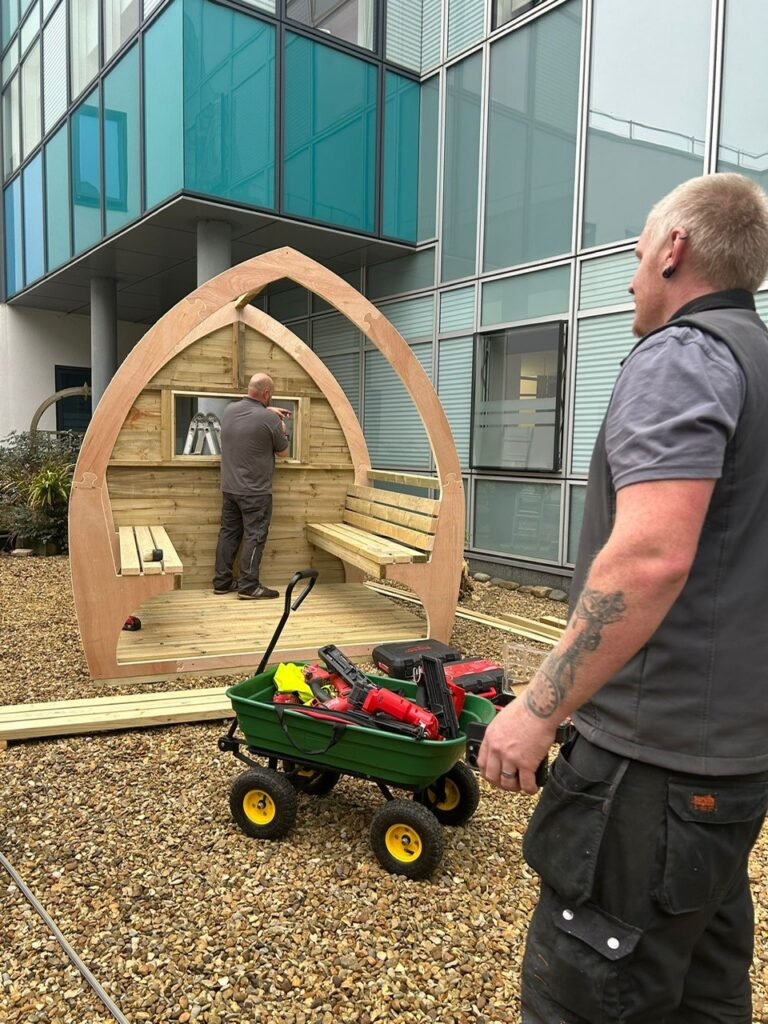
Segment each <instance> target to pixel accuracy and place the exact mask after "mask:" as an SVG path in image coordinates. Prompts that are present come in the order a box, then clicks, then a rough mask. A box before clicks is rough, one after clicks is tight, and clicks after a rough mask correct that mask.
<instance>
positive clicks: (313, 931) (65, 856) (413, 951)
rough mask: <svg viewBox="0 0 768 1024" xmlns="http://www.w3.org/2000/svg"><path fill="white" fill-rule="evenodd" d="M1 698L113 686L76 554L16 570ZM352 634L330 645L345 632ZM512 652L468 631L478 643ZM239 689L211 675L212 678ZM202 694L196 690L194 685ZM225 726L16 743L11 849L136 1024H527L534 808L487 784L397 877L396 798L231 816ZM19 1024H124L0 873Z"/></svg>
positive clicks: (0, 941) (496, 601)
mask: <svg viewBox="0 0 768 1024" xmlns="http://www.w3.org/2000/svg"><path fill="white" fill-rule="evenodd" d="M0 593H1V594H2V599H1V600H0V630H1V633H2V643H0V703H16V702H21V701H36V700H51V699H55V698H71V697H83V696H88V695H90V694H92V693H94V687H93V685H92V684H90V683H89V681H88V678H87V673H86V670H85V664H84V661H83V657H82V654H81V651H80V647H79V641H78V636H77V629H76V625H75V620H74V613H73V608H72V602H71V596H70V591H69V578H68V568H67V563H66V560H65V559H63V558H54V559H41V560H38V559H27V560H16V559H11V558H9V557H0ZM472 598H473V600H470V602H469V603H470V605H471V606H473V607H477V608H478V609H481V610H483V611H487V612H489V613H491V614H492V613H493V611H494V609H495V610H496V611H498V610H501V609H502V608H504V609H507V610H510V611H516V612H518V613H519V614H524V615H528V616H531V617H538V616H539V615H541V614H545V613H548V614H555V615H559V614H562V611H563V606H562V605H559V606H558V605H556V604H554V603H553V602H550V601H545V600H539V599H536V598H533V597H530V596H526V597H523V596H521V595H516V594H515V593H512V592H509V591H501V590H499V589H498V588H496V587H491V586H489V585H488V584H475V587H474V592H473V595H472ZM330 639H332V638H329V640H330ZM506 639H507V638H506V637H505V636H504V635H502V634H500V633H497V632H495V631H492V630H488V629H486V628H484V627H476V626H474V625H472V624H469V625H468V624H466V623H461V624H460V625H458V626H457V629H456V633H455V636H454V642H455V643H456V645H457V646H459V647H461V648H462V649H464V650H465V651H468V652H470V651H471V652H473V653H479V654H483V655H486V656H490V657H501V656H502V652H503V645H504V641H505V640H506ZM223 682H224V680H221V679H219V680H212V679H207V680H205V679H201V680H199V681H198V683H199V685H208V686H209V685H216V684H218V683H223ZM178 685H180V686H188V685H189V682H188V681H184V682H183V683H180V684H178ZM220 732H221V727H220V725H218V724H216V723H213V724H201V725H189V726H176V727H172V728H158V729H148V730H144V731H134V732H128V733H120V734H111V735H100V736H94V737H79V738H70V739H61V740H56V741H37V742H28V743H22V744H14V745H11V746H10V747H9V748H8V750H7V751H6V752H5V753H0V851H2V852H3V853H4V855H5V856H6V857H7V858H8V859H9V860H10V862H11V863H12V864H13V865H14V867H15V868H16V869H17V870H18V871H19V872H20V873H21V875H22V876H23V877H24V878H25V880H26V881H27V883H28V884H29V885H30V887H31V888H32V890H33V891H34V892H35V894H36V895H37V897H38V898H39V899H40V901H41V902H42V903H43V905H44V906H45V907H46V909H47V910H48V911H49V913H50V914H51V915H52V917H53V918H54V920H55V921H56V922H57V924H58V926H59V927H60V928H61V930H62V931H63V933H64V934H65V935H66V937H67V938H68V939H69V941H70V942H71V943H72V945H73V946H74V947H75V949H76V950H77V952H78V953H79V954H80V956H81V957H82V958H83V960H84V961H85V962H86V964H87V965H88V966H89V968H90V969H91V970H92V972H93V973H94V975H95V976H96V977H97V979H98V980H99V981H100V982H101V984H102V985H103V986H104V988H105V989H106V990H107V991H108V992H109V994H110V995H111V996H112V998H113V999H114V1000H115V1001H116V1002H117V1003H118V1005H119V1006H120V1008H121V1010H122V1012H123V1013H124V1014H125V1016H126V1017H127V1018H128V1020H129V1021H130V1022H131V1024H133V1022H138V1021H149V1022H153V1024H162V1022H179V1024H185V1022H187V1021H199V1022H200V1024H225V1022H227V1024H230V1022H232V1024H234V1022H238V1024H242V1022H244V1021H249V1022H254V1024H332V1022H355V1024H373V1022H374V1021H387V1022H401V1021H402V1022H404V1021H408V1022H409V1024H422V1022H423V1024H427V1022H437V1024H508V1022H514V1021H516V1020H517V1019H518V971H519V964H520V958H521V954H522V949H523V942H524V935H525V928H526V924H527V921H528V919H529V917H530V913H531V911H532V908H533V905H534V902H535V892H536V889H535V878H534V877H533V876H532V873H531V872H530V871H529V869H528V868H527V867H526V865H525V863H524V862H523V860H522V857H521V854H520V842H521V835H522V832H523V830H524V829H525V825H526V822H527V819H528V817H529V815H530V813H531V810H532V808H533V806H534V803H535V801H534V799H532V798H528V797H508V796H504V795H502V794H500V793H497V792H494V791H492V790H491V789H490V788H489V787H487V786H486V785H485V784H483V798H482V800H481V803H480V807H479V809H478V811H477V813H476V815H475V817H474V818H473V819H472V821H471V822H470V823H469V824H468V825H467V826H466V827H463V828H459V829H451V830H446V840H447V841H446V853H445V856H444V859H443V862H442V865H441V867H440V868H439V870H438V872H437V873H436V875H435V876H434V877H433V879H432V880H431V881H429V882H410V881H408V880H405V879H402V878H397V877H394V876H392V875H388V874H386V873H385V872H383V871H382V870H381V869H380V868H379V867H378V865H377V863H376V862H375V860H374V859H373V855H372V853H371V851H370V848H369V846H368V840H367V831H368V826H369V823H370V818H371V815H372V813H373V811H374V809H375V807H376V806H377V805H378V803H379V801H380V797H379V795H378V793H377V791H376V790H375V788H374V787H372V786H370V785H367V784H365V783H362V782H357V781H354V780H344V781H342V782H341V783H340V784H339V785H338V786H337V787H336V789H335V790H334V791H333V793H331V794H330V795H329V796H327V797H322V798H309V797H302V798H301V806H300V812H299V817H298V821H297V825H296V827H295V829H294V831H293V832H292V833H291V834H290V836H289V837H287V838H286V839H284V840H282V841H279V842H275V843H265V844H260V843H257V842H254V841H252V840H249V839H247V838H246V837H245V836H244V835H243V834H242V833H241V832H239V830H238V829H237V827H236V826H235V825H234V824H233V822H232V821H231V818H230V815H229V810H228V806H227V790H228V786H229V783H230V780H231V779H232V778H233V777H234V775H235V774H236V773H237V771H238V768H236V767H235V762H234V761H233V759H232V758H230V757H228V756H227V757H225V756H223V755H220V754H219V752H218V750H217V748H216V739H217V737H218V735H219V734H220ZM767 864H768V830H764V831H763V835H762V837H761V839H760V841H759V843H758V846H757V848H756V850H755V852H754V855H753V857H752V861H751V864H750V873H751V877H752V881H753V884H754V889H755V895H756V902H757V922H756V937H757V942H756V945H757V955H756V959H755V963H754V969H753V981H754V990H755V1014H754V1018H755V1021H759V1022H768V999H767V997H766V991H767V990H768V871H767V870H766V865H767ZM0 950H2V956H0V1021H2V1022H3V1024H22V1022H23V1024H107V1022H108V1021H110V1020H111V1018H110V1017H109V1016H108V1015H107V1013H106V1011H105V1010H104V1009H103V1008H102V1006H101V1004H100V1003H99V1002H98V1000H97V999H96V998H95V996H94V995H93V994H92V993H91V991H90V989H89V988H88V986H87V985H86V984H85V983H84V982H83V981H82V979H81V978H80V976H79V974H77V972H76V971H75V970H74V969H73V968H72V967H71V966H70V965H69V963H68V961H67V960H66V958H65V957H64V954H63V953H62V952H61V950H60V949H59V947H58V946H57V945H56V943H55V942H54V941H53V940H52V938H51V937H50V935H49V934H48V932H47V930H46V928H45V926H44V925H43V923H42V922H41V921H40V919H39V918H38V917H37V915H36V914H34V913H33V912H32V910H31V909H30V908H29V907H28V905H27V903H26V902H25V900H24V899H23V898H22V897H21V895H20V894H19V893H18V890H17V889H16V888H15V886H13V885H12V884H11V883H10V879H9V878H8V876H7V875H6V874H5V872H3V871H2V869H0Z"/></svg>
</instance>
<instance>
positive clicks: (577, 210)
mask: <svg viewBox="0 0 768 1024" xmlns="http://www.w3.org/2000/svg"><path fill="white" fill-rule="evenodd" d="M581 2H582V7H581V43H580V46H579V87H578V88H579V97H578V102H577V108H576V109H577V115H576V162H575V166H574V169H573V174H574V179H573V224H572V227H571V252H573V253H577V252H578V251H579V244H580V242H581V221H582V217H583V212H584V177H585V167H586V150H587V120H588V117H589V85H590V52H591V51H590V47H591V42H592V30H591V24H592V22H591V19H592V0H581Z"/></svg>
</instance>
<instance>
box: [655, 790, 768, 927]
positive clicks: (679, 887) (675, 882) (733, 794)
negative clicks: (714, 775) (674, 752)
mask: <svg viewBox="0 0 768 1024" xmlns="http://www.w3.org/2000/svg"><path fill="white" fill-rule="evenodd" d="M767 806H768V788H767V787H766V784H765V782H764V781H761V782H744V781H743V780H738V781H734V782H729V781H727V780H726V781H725V782H722V781H721V782H718V783H717V785H716V786H712V787H711V788H710V787H709V786H707V785H704V786H702V785H697V784H696V783H695V782H693V783H686V782H670V783H669V785H668V790H667V836H666V852H665V857H664V872H663V876H662V880H661V885H660V887H659V890H658V892H657V893H656V899H657V901H658V903H659V904H660V905H661V906H662V907H663V909H664V910H666V911H668V912H669V913H670V914H685V913H690V912H692V911H695V910H700V909H701V908H702V907H704V906H706V904H708V903H711V902H717V901H718V900H720V899H721V898H722V897H723V896H724V895H725V894H726V893H727V892H728V890H729V889H730V887H731V885H732V883H733V880H734V878H735V876H736V873H737V872H738V871H739V869H740V868H741V867H742V865H743V864H744V860H745V859H746V857H747V855H748V854H749V851H750V849H751V848H752V846H753V845H754V843H755V841H756V839H757V836H758V834H759V832H760V827H761V825H762V821H763V819H764V817H765V813H766V807H767Z"/></svg>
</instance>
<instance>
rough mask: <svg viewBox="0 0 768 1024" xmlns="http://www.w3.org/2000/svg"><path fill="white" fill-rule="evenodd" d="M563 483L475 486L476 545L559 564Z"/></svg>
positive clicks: (487, 482) (493, 482)
mask: <svg viewBox="0 0 768 1024" xmlns="http://www.w3.org/2000/svg"><path fill="white" fill-rule="evenodd" d="M560 495H561V487H560V484H534V483H508V482H507V481H505V480H477V481H476V483H475V537H474V546H475V547H476V548H478V549H480V550H482V551H489V552H496V553H498V554H501V555H512V556H515V557H517V558H535V559H537V560H542V561H547V562H557V561H558V558H559V552H560Z"/></svg>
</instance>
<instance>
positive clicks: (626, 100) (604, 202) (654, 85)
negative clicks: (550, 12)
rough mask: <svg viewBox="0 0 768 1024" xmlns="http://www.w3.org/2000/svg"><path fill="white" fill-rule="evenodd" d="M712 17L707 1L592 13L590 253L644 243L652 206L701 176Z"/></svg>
mask: <svg viewBox="0 0 768 1024" xmlns="http://www.w3.org/2000/svg"><path fill="white" fill-rule="evenodd" d="M711 15H712V12H711V3H710V0H675V3H673V4H671V3H669V2H668V0H646V3H644V4H638V3H636V2H635V0H611V3H601V4H596V5H595V7H594V16H593V22H592V73H591V85H590V93H589V121H588V129H587V166H586V185H585V190H584V224H583V228H582V245H583V246H584V247H588V246H593V245H602V244H604V243H607V242H615V241H618V240H619V239H622V238H633V237H634V236H636V235H639V234H640V232H641V231H642V229H643V225H644V224H645V219H646V217H647V215H648V212H649V211H650V209H651V207H652V206H653V204H654V203H655V202H657V201H658V200H659V199H661V198H662V196H664V195H666V194H667V192H669V191H670V190H671V189H673V188H674V187H675V186H676V185H679V184H680V183H681V182H683V181H686V180H687V179H688V178H693V177H696V176H698V175H700V174H702V173H703V170H704V136H705V130H706V114H707V92H708V71H709V43H710V26H711ZM651 55H653V56H652V58H651ZM761 63H762V60H761ZM659 68H670V69H672V70H671V71H670V74H669V75H667V74H661V75H660V74H658V69H659ZM761 120H763V121H764V117H762V118H761Z"/></svg>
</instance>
